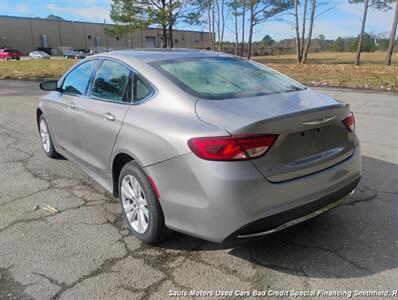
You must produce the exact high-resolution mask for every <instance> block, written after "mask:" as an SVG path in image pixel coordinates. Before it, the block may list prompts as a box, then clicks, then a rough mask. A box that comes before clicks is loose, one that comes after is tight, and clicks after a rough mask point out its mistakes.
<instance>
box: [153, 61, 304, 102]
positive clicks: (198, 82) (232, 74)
mask: <svg viewBox="0 0 398 300" xmlns="http://www.w3.org/2000/svg"><path fill="white" fill-rule="evenodd" d="M152 65H153V66H154V67H155V68H157V69H158V70H159V71H160V72H162V73H163V74H164V75H166V76H167V77H168V78H169V79H171V80H172V81H173V82H174V83H176V84H177V85H178V86H180V87H181V88H182V89H184V90H185V91H186V92H188V93H190V94H191V95H193V96H196V97H199V98H206V99H228V98H242V97H254V96H261V95H272V94H278V93H287V92H293V91H298V90H303V89H305V87H304V86H302V85H300V84H298V83H296V82H295V81H293V80H291V79H289V78H287V77H285V76H283V75H281V74H279V73H277V72H275V71H272V70H271V69H269V68H266V67H264V66H261V65H259V64H256V63H253V62H251V61H248V60H243V59H239V58H232V57H228V58H224V57H210V58H190V59H177V60H168V61H160V62H155V63H152Z"/></svg>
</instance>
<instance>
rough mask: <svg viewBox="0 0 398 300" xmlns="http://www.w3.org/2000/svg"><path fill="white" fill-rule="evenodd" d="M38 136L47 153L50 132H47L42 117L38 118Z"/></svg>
mask: <svg viewBox="0 0 398 300" xmlns="http://www.w3.org/2000/svg"><path fill="white" fill-rule="evenodd" d="M40 137H41V143H42V145H43V148H44V151H46V152H47V153H48V152H49V151H50V134H49V133H48V127H47V124H46V121H44V119H41V120H40Z"/></svg>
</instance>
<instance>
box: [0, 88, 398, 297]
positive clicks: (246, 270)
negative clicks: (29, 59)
mask: <svg viewBox="0 0 398 300" xmlns="http://www.w3.org/2000/svg"><path fill="white" fill-rule="evenodd" d="M324 92H325V93H327V94H330V95H333V96H335V97H337V98H339V99H341V100H345V101H348V102H350V104H351V106H352V109H353V111H354V113H355V116H356V120H357V132H358V134H359V137H360V139H361V142H362V152H363V178H362V181H361V183H360V186H359V188H358V190H357V191H356V193H355V194H354V195H353V197H352V198H351V199H350V200H349V201H347V202H345V203H344V204H343V205H341V206H340V207H338V208H336V209H334V210H333V211H330V212H328V213H326V214H324V215H322V216H320V217H318V218H316V219H314V220H311V221H310V222H307V223H304V224H300V225H298V226H296V227H293V228H289V229H287V230H285V231H283V232H279V233H277V234H274V235H272V236H269V237H266V238H263V239H261V240H258V241H252V242H247V243H242V244H221V245H219V244H214V243H210V242H205V241H202V240H199V239H195V238H191V237H188V236H185V235H182V234H175V235H173V236H172V237H171V238H170V239H169V240H168V241H166V242H164V243H162V244H160V245H158V246H148V245H145V244H142V243H141V242H139V241H138V240H136V239H135V238H134V237H132V236H130V235H129V234H128V232H127V230H126V226H125V225H124V220H123V219H122V215H121V208H120V207H119V203H118V202H117V200H115V199H114V198H113V197H112V195H110V194H109V193H107V192H105V190H104V189H102V188H101V187H100V186H99V185H98V184H96V183H95V182H94V181H93V180H91V179H90V178H89V177H88V176H87V175H85V174H84V173H83V172H82V171H81V170H79V169H78V168H77V167H76V166H75V165H73V164H72V163H71V162H68V161H67V160H51V159H48V158H47V157H46V156H45V155H44V153H43V151H42V149H41V145H40V142H39V135H38V133H37V128H36V124H35V107H36V103H37V97H38V96H39V95H40V94H41V91H39V90H38V88H37V83H33V82H22V81H0V153H1V154H0V299H30V298H35V299H51V298H52V299H58V298H59V299H110V298H112V299H165V298H168V296H169V293H170V291H176V292H177V291H183V290H192V289H193V290H201V291H216V290H234V291H235V290H242V291H246V290H253V289H254V290H259V291H263V290H266V289H268V290H275V291H278V290H297V291H299V290H326V291H327V290H341V291H344V290H397V289H398V96H396V95H395V96H394V95H388V94H372V93H361V92H357V93H355V92H345V91H324ZM36 205H38V206H39V208H38V209H36V210H34V207H35V206H36ZM47 205H50V206H52V207H56V208H57V210H58V211H59V212H58V213H52V212H48V211H45V210H43V209H42V207H45V206H47ZM329 299H330V298H329Z"/></svg>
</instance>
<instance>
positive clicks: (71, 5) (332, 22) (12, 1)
mask: <svg viewBox="0 0 398 300" xmlns="http://www.w3.org/2000/svg"><path fill="white" fill-rule="evenodd" d="M326 2H327V3H328V4H327V5H326V6H322V7H320V8H319V11H318V14H319V15H318V16H317V18H316V21H315V28H314V36H318V35H319V34H323V35H325V36H326V38H333V39H334V38H336V37H338V36H356V35H357V34H358V31H359V28H360V22H361V16H362V8H363V6H362V4H349V3H348V0H347V1H343V0H334V1H326ZM61 3H62V4H61ZM110 3H111V0H63V1H59V0H58V1H57V0H0V15H10V16H22V17H42V18H45V17H47V16H48V15H49V14H54V15H58V16H61V17H63V18H64V19H67V20H75V21H90V22H104V20H106V22H108V23H111V20H110V18H109V11H110ZM393 13H394V12H393V10H389V11H387V12H381V11H378V10H375V9H370V10H369V13H368V20H367V25H366V31H367V32H372V33H389V32H390V30H391V26H392V19H393ZM291 21H292V17H291V16H289V15H286V16H285V17H284V21H278V20H273V21H268V22H266V23H263V24H260V25H258V26H257V27H256V29H255V33H254V40H260V39H261V38H262V37H263V36H264V35H265V34H269V35H270V36H271V37H272V38H273V39H275V40H280V39H284V38H291V37H293V36H294V31H293V27H292V25H291V24H290V23H289V22H291ZM232 27H233V26H232V23H231V17H230V16H229V18H228V21H227V25H226V33H225V36H226V39H227V40H233V39H234V35H233V33H232V32H231V29H232ZM177 28H178V29H191V30H199V31H201V30H203V31H206V30H207V27H206V25H203V26H196V27H191V26H184V25H179V26H177ZM0 31H1V28H0Z"/></svg>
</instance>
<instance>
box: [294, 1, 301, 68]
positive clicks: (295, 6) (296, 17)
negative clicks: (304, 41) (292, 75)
mask: <svg viewBox="0 0 398 300" xmlns="http://www.w3.org/2000/svg"><path fill="white" fill-rule="evenodd" d="M298 5H299V3H298V0H294V19H295V26H294V29H295V30H296V56H297V58H296V60H297V63H298V64H299V63H300V62H301V46H300V28H299V16H298Z"/></svg>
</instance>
